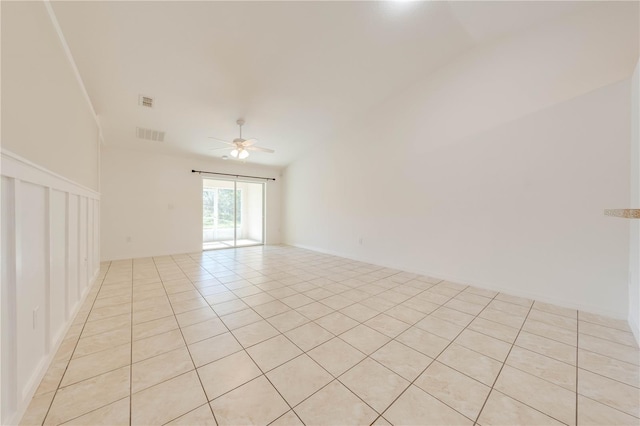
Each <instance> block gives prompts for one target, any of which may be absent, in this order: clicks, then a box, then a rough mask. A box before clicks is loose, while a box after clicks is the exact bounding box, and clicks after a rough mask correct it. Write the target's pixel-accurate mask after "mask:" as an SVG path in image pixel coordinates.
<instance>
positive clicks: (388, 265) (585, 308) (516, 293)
mask: <svg viewBox="0 0 640 426" xmlns="http://www.w3.org/2000/svg"><path fill="white" fill-rule="evenodd" d="M285 244H286V245H289V246H292V247H298V248H302V249H306V250H311V251H315V252H318V253H324V254H330V255H333V256H338V257H343V258H345V259H350V260H355V261H358V262H365V263H370V264H372V265H378V266H382V267H385V268H392V269H398V270H400V271H405V272H410V273H413V274H419V275H426V276H430V277H434V278H437V279H441V280H446V281H452V282H456V283H460V284H464V285H469V286H473V287H478V288H482V289H486V290H492V291H497V292H500V293H505V294H508V295H511V296H517V297H524V298H527V299H533V300H537V301H539V302H544V303H551V304H554V305H558V306H561V307H563V308H569V309H576V310H579V311H583V312H590V313H593V314H598V315H603V316H606V317H610V318H616V319H624V320H626V319H627V318H624V317H622V316H621V315H620V313H619V312H611V311H609V310H606V309H602V308H599V307H597V306H590V305H584V304H579V303H575V302H573V301H569V300H563V299H560V298H553V297H548V296H546V295H543V294H539V293H536V292H527V291H519V290H514V289H511V288H506V287H501V286H496V285H493V284H491V283H484V282H478V281H470V280H469V279H466V278H461V277H456V276H451V275H448V276H444V275H442V274H438V273H433V272H431V271H425V270H418V269H415V268H408V267H406V266H403V265H396V264H391V263H386V262H377V261H373V260H371V259H365V258H358V257H357V256H353V255H350V254H346V253H341V252H337V251H333V250H326V249H323V248H319V247H314V246H308V245H304V244H296V243H285ZM636 336H637V334H636Z"/></svg>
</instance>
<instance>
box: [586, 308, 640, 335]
mask: <svg viewBox="0 0 640 426" xmlns="http://www.w3.org/2000/svg"><path fill="white" fill-rule="evenodd" d="M578 318H580V321H586V322H590V323H592V324H598V325H602V326H604V327H610V328H616V329H618V330H622V331H626V332H630V331H631V329H630V328H629V323H628V322H627V321H626V320H621V319H616V318H609V317H605V316H602V315H598V314H592V313H590V312H584V311H580V312H579V313H578Z"/></svg>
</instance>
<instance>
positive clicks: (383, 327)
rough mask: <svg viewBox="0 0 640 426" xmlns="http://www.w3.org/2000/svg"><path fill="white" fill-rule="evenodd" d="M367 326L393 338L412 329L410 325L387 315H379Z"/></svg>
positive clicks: (368, 322)
mask: <svg viewBox="0 0 640 426" xmlns="http://www.w3.org/2000/svg"><path fill="white" fill-rule="evenodd" d="M365 324H366V325H367V326H368V327H371V328H372V329H374V330H376V331H378V332H380V333H382V334H384V335H385V336H388V337H391V338H394V337H396V336H397V335H399V334H400V333H402V332H403V331H405V330H406V329H407V328H409V327H410V326H409V324H407V323H405V322H402V321H400V320H398V319H395V318H393V317H391V316H389V315H385V314H380V315H377V316H375V317H373V318H371V319H370V320H369V321H367V322H366V323H365Z"/></svg>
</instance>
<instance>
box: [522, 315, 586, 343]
mask: <svg viewBox="0 0 640 426" xmlns="http://www.w3.org/2000/svg"><path fill="white" fill-rule="evenodd" d="M522 330H524V331H527V332H529V333H532V334H537V335H538V336H542V337H546V338H548V339H552V340H555V341H557V342H561V343H564V344H566V345H571V346H574V347H575V346H576V345H577V343H578V334H577V333H576V332H575V331H571V330H567V329H566V328H562V327H555V326H553V325H550V324H546V323H543V322H540V321H536V320H532V319H527V322H525V324H524V326H523V327H522Z"/></svg>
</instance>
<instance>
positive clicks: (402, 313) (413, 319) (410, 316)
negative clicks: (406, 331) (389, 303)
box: [385, 306, 425, 325]
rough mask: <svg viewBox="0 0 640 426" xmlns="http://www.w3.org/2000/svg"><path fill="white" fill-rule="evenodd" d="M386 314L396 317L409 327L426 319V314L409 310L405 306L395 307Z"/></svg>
mask: <svg viewBox="0 0 640 426" xmlns="http://www.w3.org/2000/svg"><path fill="white" fill-rule="evenodd" d="M385 314H387V315H389V316H391V317H394V318H395V319H398V320H400V321H403V322H406V323H407V324H409V325H413V324H415V323H417V322H418V321H420V320H421V319H422V318H424V316H425V314H423V313H422V312H420V311H416V310H415V309H411V308H407V307H404V306H394V307H393V308H391V309H389V310H388V311H386V312H385Z"/></svg>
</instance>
